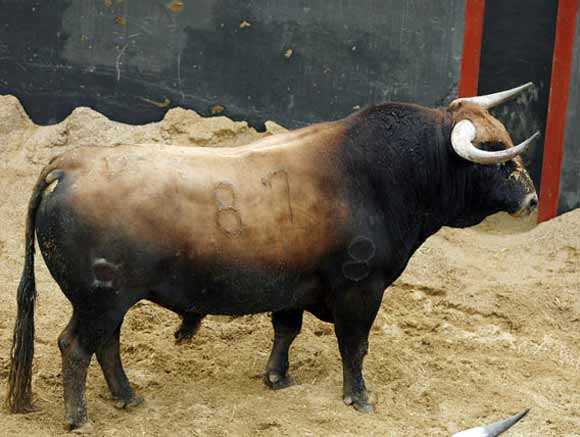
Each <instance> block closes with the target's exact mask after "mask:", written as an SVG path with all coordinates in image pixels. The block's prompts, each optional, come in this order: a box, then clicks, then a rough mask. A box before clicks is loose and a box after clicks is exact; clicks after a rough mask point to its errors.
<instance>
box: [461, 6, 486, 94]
mask: <svg viewBox="0 0 580 437" xmlns="http://www.w3.org/2000/svg"><path fill="white" fill-rule="evenodd" d="M484 12H485V0H467V3H466V5H465V30H464V32H463V55H462V58H461V73H460V79H459V97H471V96H476V95H477V83H478V80H479V61H480V54H481V41H482V39H483V17H484Z"/></svg>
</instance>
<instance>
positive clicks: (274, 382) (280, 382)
mask: <svg viewBox="0 0 580 437" xmlns="http://www.w3.org/2000/svg"><path fill="white" fill-rule="evenodd" d="M264 384H266V386H267V387H268V388H270V389H272V390H282V389H283V388H287V387H290V386H291V385H295V384H296V381H295V380H294V378H292V377H290V376H288V375H279V374H277V373H271V372H267V373H265V374H264Z"/></svg>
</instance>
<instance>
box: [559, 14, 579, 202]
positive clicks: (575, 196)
mask: <svg viewBox="0 0 580 437" xmlns="http://www.w3.org/2000/svg"><path fill="white" fill-rule="evenodd" d="M578 207H580V13H579V14H578V16H577V17H576V38H575V41H574V63H573V65H572V78H571V82H570V95H569V100H568V114H567V118H566V134H565V137H564V158H563V162H562V174H561V178H560V202H559V205H558V212H559V213H563V212H566V211H569V210H571V209H573V208H578Z"/></svg>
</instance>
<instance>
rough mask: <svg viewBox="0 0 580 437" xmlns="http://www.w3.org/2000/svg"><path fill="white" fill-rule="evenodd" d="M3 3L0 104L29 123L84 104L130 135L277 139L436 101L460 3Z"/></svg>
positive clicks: (454, 66)
mask: <svg viewBox="0 0 580 437" xmlns="http://www.w3.org/2000/svg"><path fill="white" fill-rule="evenodd" d="M178 3H179V2H171V1H170V0H163V1H160V0H124V1H122V2H119V1H116V0H112V1H107V0H83V1H63V0H55V1H51V2H43V1H31V0H2V2H0V41H2V47H0V56H1V58H2V59H1V60H2V62H0V77H2V78H5V79H6V80H4V81H0V94H14V95H16V96H17V97H19V98H20V99H21V100H22V101H23V103H24V106H25V107H26V109H27V110H28V111H29V112H30V113H31V116H32V118H33V119H35V121H37V122H41V123H46V122H49V123H52V122H56V121H59V120H61V119H62V118H63V117H65V116H66V115H67V114H68V113H69V112H70V111H71V110H72V109H74V107H76V106H79V105H88V106H92V107H93V108H95V109H97V110H99V111H101V112H103V113H104V114H106V115H107V116H109V117H110V118H113V119H115V120H119V121H125V122H129V123H144V122H149V121H153V120H158V119H160V118H161V117H162V116H163V114H164V113H165V111H167V109H169V108H170V107H172V106H184V107H187V108H191V109H194V110H196V111H198V112H200V113H202V114H205V115H207V114H209V113H210V112H211V108H212V107H215V105H221V106H223V107H224V108H225V112H224V114H225V115H228V116H230V117H233V118H236V119H248V120H250V122H251V123H252V124H255V125H258V126H259V125H260V124H261V123H263V122H264V121H265V120H268V119H272V120H276V121H278V122H280V123H282V124H284V125H286V126H288V127H296V126H301V125H304V124H308V123H312V122H316V121H320V120H329V119H335V118H339V117H342V116H345V115H346V114H349V113H350V112H352V111H353V109H356V108H357V107H358V106H364V105H367V104H370V103H378V102H384V101H387V100H398V101H408V102H416V103H420V104H425V105H438V104H441V103H446V102H447V101H449V100H450V99H451V98H452V97H454V96H455V94H456V90H457V83H458V81H459V67H460V62H461V53H462V42H463V21H464V14H465V0H446V1H432V0H405V1H401V0H357V1H352V0H333V1H328V0H311V1H300V2H288V1H287V0H248V1H244V2H241V1H238V0H196V1H183V2H182V3H183V8H181V9H180V8H179V7H176V8H174V9H173V10H172V8H171V6H172V4H175V5H178Z"/></svg>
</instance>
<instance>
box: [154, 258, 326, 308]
mask: <svg viewBox="0 0 580 437" xmlns="http://www.w3.org/2000/svg"><path fill="white" fill-rule="evenodd" d="M181 278H182V279H181V280H176V279H175V276H173V278H172V279H168V280H165V281H162V282H161V283H160V284H159V285H158V286H156V287H154V288H153V289H152V290H151V300H153V301H155V302H157V303H159V304H161V305H163V306H166V307H168V308H170V309H173V310H174V311H177V312H195V313H203V314H216V315H245V314H256V313H261V312H268V311H279V310H283V309H290V308H306V307H310V306H313V305H317V304H319V303H320V302H321V301H323V300H324V287H323V286H322V284H321V282H320V280H319V279H318V277H317V276H316V275H314V274H303V273H296V272H284V271H270V270H267V269H240V268H239V267H236V266H230V267H228V266H220V267H219V268H213V269H212V268H203V269H199V270H197V271H188V272H187V273H185V274H184V275H182V276H181Z"/></svg>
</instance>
